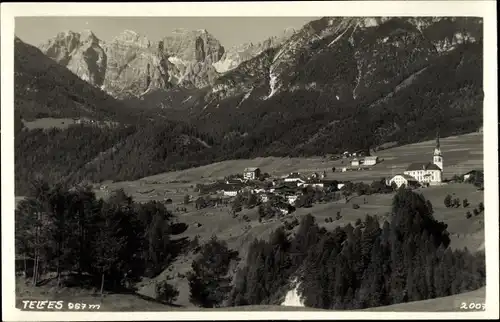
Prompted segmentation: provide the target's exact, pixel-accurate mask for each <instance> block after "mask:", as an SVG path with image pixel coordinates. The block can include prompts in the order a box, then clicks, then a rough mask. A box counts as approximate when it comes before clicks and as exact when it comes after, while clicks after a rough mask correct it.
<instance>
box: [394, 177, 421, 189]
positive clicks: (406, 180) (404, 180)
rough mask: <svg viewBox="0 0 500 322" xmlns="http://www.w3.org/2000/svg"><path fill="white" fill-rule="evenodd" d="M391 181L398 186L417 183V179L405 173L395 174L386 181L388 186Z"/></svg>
mask: <svg viewBox="0 0 500 322" xmlns="http://www.w3.org/2000/svg"><path fill="white" fill-rule="evenodd" d="M393 183H395V184H396V187H398V188H399V187H401V186H402V185H405V186H406V187H408V186H412V185H415V184H417V183H418V180H417V179H415V178H414V177H412V176H410V175H407V174H397V175H395V176H394V177H392V179H391V180H389V182H388V184H389V186H392V184H393Z"/></svg>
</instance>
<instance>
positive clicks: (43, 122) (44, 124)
mask: <svg viewBox="0 0 500 322" xmlns="http://www.w3.org/2000/svg"><path fill="white" fill-rule="evenodd" d="M23 123H24V126H26V127H27V128H28V129H30V130H32V129H50V128H53V127H55V128H60V129H66V128H68V127H69V126H70V125H72V124H75V121H74V120H73V119H72V118H53V117H46V118H41V119H36V120H33V121H23Z"/></svg>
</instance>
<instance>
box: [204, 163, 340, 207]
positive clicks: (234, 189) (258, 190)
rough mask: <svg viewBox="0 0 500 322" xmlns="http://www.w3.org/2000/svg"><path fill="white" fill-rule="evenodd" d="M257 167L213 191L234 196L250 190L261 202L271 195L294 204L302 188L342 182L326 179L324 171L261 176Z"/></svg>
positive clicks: (336, 184)
mask: <svg viewBox="0 0 500 322" xmlns="http://www.w3.org/2000/svg"><path fill="white" fill-rule="evenodd" d="M261 175H262V172H261V170H260V169H259V168H246V169H245V170H244V171H243V174H242V176H241V177H234V178H231V179H227V180H226V181H225V182H224V183H223V184H220V185H217V186H216V187H215V191H213V192H216V193H218V194H220V195H223V196H227V197H235V196H237V195H238V194H239V193H244V192H251V193H254V194H256V195H257V197H258V198H259V199H260V201H262V202H267V201H269V200H270V199H271V198H273V196H277V197H281V198H284V199H285V200H286V201H287V202H288V204H289V205H292V206H293V205H294V204H295V202H296V201H297V199H298V198H299V197H300V196H301V195H302V190H303V188H306V187H312V188H314V189H325V188H329V187H332V188H334V189H335V190H337V189H340V188H341V187H342V186H343V184H342V183H339V182H338V181H336V180H328V179H326V172H323V173H322V174H318V173H314V174H312V175H310V176H308V177H306V176H303V175H302V174H300V173H298V172H292V173H290V174H288V175H286V176H283V177H280V178H271V177H268V178H266V179H265V180H258V179H260V178H261Z"/></svg>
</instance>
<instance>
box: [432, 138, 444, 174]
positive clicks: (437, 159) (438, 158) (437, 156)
mask: <svg viewBox="0 0 500 322" xmlns="http://www.w3.org/2000/svg"><path fill="white" fill-rule="evenodd" d="M432 161H433V163H434V164H435V165H437V166H438V167H439V168H440V169H441V170H443V156H442V155H441V143H440V142H439V129H438V131H437V133H436V147H435V148H434V157H433V160H432Z"/></svg>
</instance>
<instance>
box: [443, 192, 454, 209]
mask: <svg viewBox="0 0 500 322" xmlns="http://www.w3.org/2000/svg"><path fill="white" fill-rule="evenodd" d="M444 206H445V207H446V208H450V207H451V206H452V200H451V195H446V197H445V198H444Z"/></svg>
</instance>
